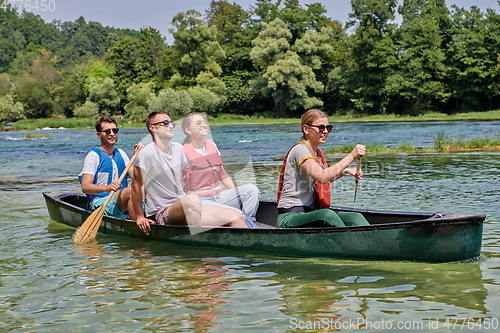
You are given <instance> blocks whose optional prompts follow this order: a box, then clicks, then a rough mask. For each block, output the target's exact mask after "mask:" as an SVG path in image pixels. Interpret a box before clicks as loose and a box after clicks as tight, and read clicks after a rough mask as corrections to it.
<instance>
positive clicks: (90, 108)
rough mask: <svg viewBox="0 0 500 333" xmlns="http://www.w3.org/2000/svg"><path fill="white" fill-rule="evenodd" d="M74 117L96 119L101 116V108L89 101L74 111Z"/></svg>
mask: <svg viewBox="0 0 500 333" xmlns="http://www.w3.org/2000/svg"><path fill="white" fill-rule="evenodd" d="M73 115H74V116H75V117H78V118H87V117H93V118H95V117H97V116H98V115H99V107H98V106H97V104H96V103H94V102H91V101H89V100H87V101H86V102H85V103H84V104H83V105H82V106H79V107H76V108H75V109H74V110H73Z"/></svg>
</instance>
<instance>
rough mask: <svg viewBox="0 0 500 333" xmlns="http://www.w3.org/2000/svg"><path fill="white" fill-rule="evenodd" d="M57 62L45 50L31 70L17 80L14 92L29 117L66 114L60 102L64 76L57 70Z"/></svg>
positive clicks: (48, 116) (34, 62)
mask: <svg viewBox="0 0 500 333" xmlns="http://www.w3.org/2000/svg"><path fill="white" fill-rule="evenodd" d="M55 62H56V59H55V58H54V57H53V55H52V53H50V52H48V51H43V52H42V55H41V56H40V57H38V58H37V59H35V60H34V61H33V65H32V66H31V68H30V70H29V72H28V73H26V74H25V75H24V76H22V77H21V78H19V79H18V80H17V81H16V87H15V89H14V92H13V94H14V95H15V96H16V99H17V101H19V102H21V103H22V104H23V105H24V107H25V112H26V116H27V117H28V118H50V117H61V116H64V109H63V108H62V106H61V105H60V103H59V102H60V99H59V98H60V86H59V85H60V83H61V82H62V76H61V73H60V72H59V71H57V70H56V68H55V65H54V64H55Z"/></svg>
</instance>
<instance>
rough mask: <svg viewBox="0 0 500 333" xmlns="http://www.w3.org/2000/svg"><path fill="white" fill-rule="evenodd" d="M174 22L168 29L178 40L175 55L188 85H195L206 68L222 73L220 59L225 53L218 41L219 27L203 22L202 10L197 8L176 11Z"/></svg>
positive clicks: (214, 72)
mask: <svg viewBox="0 0 500 333" xmlns="http://www.w3.org/2000/svg"><path fill="white" fill-rule="evenodd" d="M172 25H173V26H174V29H170V30H169V31H170V33H171V34H172V36H173V37H174V40H175V41H174V44H173V51H174V53H173V55H172V56H173V60H174V63H176V64H177V66H176V70H177V72H178V73H180V74H181V76H182V77H185V78H187V79H188V80H186V81H185V82H186V85H187V86H189V85H192V83H194V79H195V78H196V77H197V76H198V74H200V72H203V71H204V72H211V73H212V74H213V75H214V76H217V77H218V76H220V75H221V73H222V68H221V67H220V65H219V62H220V61H221V60H222V59H224V57H225V53H224V50H223V49H222V47H221V46H220V44H219V42H218V41H217V39H218V37H217V30H216V29H215V28H214V27H209V26H208V25H206V24H204V23H203V20H202V19H201V14H200V13H199V12H197V11H195V10H189V11H187V12H183V13H179V14H177V15H175V16H174V18H173V20H172ZM189 78H191V83H189Z"/></svg>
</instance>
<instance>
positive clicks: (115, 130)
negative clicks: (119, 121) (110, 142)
mask: <svg viewBox="0 0 500 333" xmlns="http://www.w3.org/2000/svg"><path fill="white" fill-rule="evenodd" d="M119 130H120V129H119V128H111V129H109V128H108V129H105V130H104V131H99V132H104V133H106V135H110V134H111V131H113V133H115V134H116V133H118V131H119Z"/></svg>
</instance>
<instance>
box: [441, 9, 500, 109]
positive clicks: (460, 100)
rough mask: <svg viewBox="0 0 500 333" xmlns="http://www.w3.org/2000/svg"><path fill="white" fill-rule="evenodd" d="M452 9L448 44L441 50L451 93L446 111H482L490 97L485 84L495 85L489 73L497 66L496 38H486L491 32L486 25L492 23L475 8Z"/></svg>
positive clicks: (489, 90)
mask: <svg viewBox="0 0 500 333" xmlns="http://www.w3.org/2000/svg"><path fill="white" fill-rule="evenodd" d="M453 8H454V12H453V15H452V20H451V22H452V27H451V28H450V30H449V34H450V36H451V42H450V44H449V48H448V49H447V50H446V51H445V52H446V58H447V63H448V67H449V70H448V73H447V74H448V75H447V80H446V81H447V87H448V89H449V91H450V93H451V97H450V102H449V103H448V107H447V111H448V112H450V113H454V112H463V111H467V110H471V109H472V110H482V109H485V108H487V107H490V105H488V102H487V101H489V100H490V99H491V96H492V94H491V87H490V86H489V85H488V84H485V83H486V82H495V81H496V82H498V81H497V80H495V79H493V80H492V77H491V74H492V72H491V70H490V69H492V68H495V67H496V65H497V54H496V52H498V49H497V47H498V46H499V43H498V37H497V36H494V37H493V36H491V35H489V31H490V30H491V28H494V29H495V27H493V26H490V24H491V22H494V20H489V19H487V18H486V17H485V15H484V13H482V12H481V11H480V10H479V8H477V7H471V8H470V10H465V9H463V8H458V7H456V6H454V7H453ZM496 29H498V26H497V27H496ZM494 35H497V33H494ZM491 37H493V38H491ZM495 39H497V41H496V42H495Z"/></svg>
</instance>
